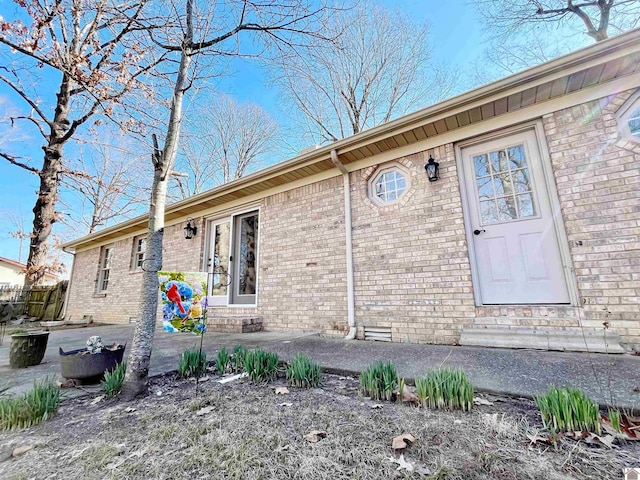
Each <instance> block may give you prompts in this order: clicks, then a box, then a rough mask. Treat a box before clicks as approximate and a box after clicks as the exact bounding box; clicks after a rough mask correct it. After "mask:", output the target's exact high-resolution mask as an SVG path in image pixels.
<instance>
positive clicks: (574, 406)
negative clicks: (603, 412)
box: [535, 385, 600, 434]
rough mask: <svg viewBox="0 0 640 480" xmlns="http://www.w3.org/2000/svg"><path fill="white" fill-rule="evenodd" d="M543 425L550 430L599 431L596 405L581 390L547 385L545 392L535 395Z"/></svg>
mask: <svg viewBox="0 0 640 480" xmlns="http://www.w3.org/2000/svg"><path fill="white" fill-rule="evenodd" d="M535 402H536V405H537V406H538V408H539V409H540V414H541V415H542V421H543V422H544V425H545V427H547V428H548V429H550V430H551V431H552V432H569V431H582V430H587V431H590V432H594V431H595V433H598V434H599V433H600V422H599V418H600V417H599V411H598V405H597V404H596V403H595V402H594V401H593V400H591V399H590V398H589V397H587V396H586V395H585V394H584V392H583V391H582V390H578V389H574V388H569V387H566V388H556V387H554V386H553V385H552V386H550V387H549V390H548V391H547V393H545V394H543V395H540V396H539V397H535Z"/></svg>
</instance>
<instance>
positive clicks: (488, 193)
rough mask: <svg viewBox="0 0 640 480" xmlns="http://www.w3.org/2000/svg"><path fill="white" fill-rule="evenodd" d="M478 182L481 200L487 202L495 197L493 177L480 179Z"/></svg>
mask: <svg viewBox="0 0 640 480" xmlns="http://www.w3.org/2000/svg"><path fill="white" fill-rule="evenodd" d="M477 182H478V196H479V197H480V200H486V199H489V198H493V197H494V193H493V180H492V179H491V177H484V178H479V179H478V180H477Z"/></svg>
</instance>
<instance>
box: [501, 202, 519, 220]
mask: <svg viewBox="0 0 640 480" xmlns="http://www.w3.org/2000/svg"><path fill="white" fill-rule="evenodd" d="M517 218H518V210H517V209H516V202H515V201H514V199H513V197H502V198H498V221H500V222H506V221H509V220H516V219H517Z"/></svg>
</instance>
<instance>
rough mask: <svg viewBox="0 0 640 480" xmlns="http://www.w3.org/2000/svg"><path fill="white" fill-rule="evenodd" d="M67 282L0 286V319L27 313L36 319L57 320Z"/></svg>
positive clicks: (60, 313) (62, 306) (61, 308)
mask: <svg viewBox="0 0 640 480" xmlns="http://www.w3.org/2000/svg"><path fill="white" fill-rule="evenodd" d="M68 284H69V282H68V281H66V280H64V281H62V282H58V284H57V285H50V286H49V285H47V286H34V287H31V288H23V287H0V320H2V319H3V318H5V317H7V316H10V317H18V316H20V315H27V316H29V317H36V318H37V319H38V320H57V319H59V318H60V316H61V315H62V311H63V310H64V300H65V297H66V293H67V286H68Z"/></svg>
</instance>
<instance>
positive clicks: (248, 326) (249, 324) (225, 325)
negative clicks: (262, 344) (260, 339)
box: [207, 311, 262, 333]
mask: <svg viewBox="0 0 640 480" xmlns="http://www.w3.org/2000/svg"><path fill="white" fill-rule="evenodd" d="M207 330H208V331H210V332H224V333H250V332H260V331H261V330H262V317H258V316H254V315H224V316H222V315H211V311H209V314H208V316H207Z"/></svg>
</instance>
